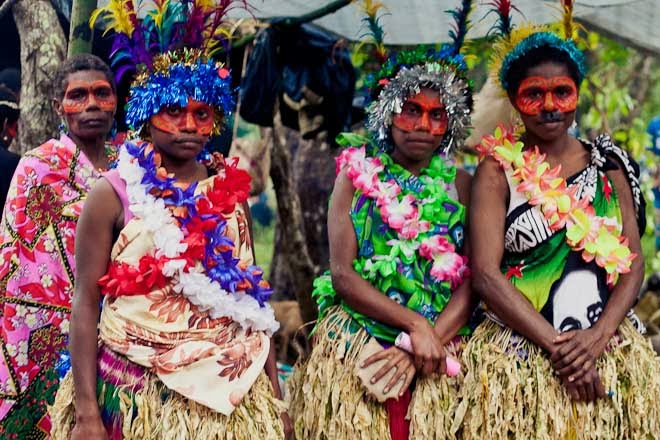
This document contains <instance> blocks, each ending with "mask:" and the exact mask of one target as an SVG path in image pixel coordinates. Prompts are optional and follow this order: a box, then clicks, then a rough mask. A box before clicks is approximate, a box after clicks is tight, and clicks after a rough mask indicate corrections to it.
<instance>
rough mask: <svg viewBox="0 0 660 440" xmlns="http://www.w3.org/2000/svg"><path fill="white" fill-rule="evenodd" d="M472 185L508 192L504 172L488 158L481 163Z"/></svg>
mask: <svg viewBox="0 0 660 440" xmlns="http://www.w3.org/2000/svg"><path fill="white" fill-rule="evenodd" d="M472 184H473V185H474V186H477V185H479V186H480V187H483V186H486V187H488V188H490V189H500V190H508V184H507V182H506V175H505V174H504V170H503V169H502V167H501V166H500V164H499V163H498V162H497V161H496V160H495V159H493V158H492V157H487V158H485V159H484V160H482V161H481V163H479V166H478V167H477V171H476V172H475V173H474V178H473V183H472Z"/></svg>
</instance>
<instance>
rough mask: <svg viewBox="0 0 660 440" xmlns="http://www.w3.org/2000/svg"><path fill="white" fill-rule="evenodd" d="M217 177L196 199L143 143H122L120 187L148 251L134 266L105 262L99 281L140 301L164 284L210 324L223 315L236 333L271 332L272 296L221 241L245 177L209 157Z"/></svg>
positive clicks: (244, 190) (245, 187)
mask: <svg viewBox="0 0 660 440" xmlns="http://www.w3.org/2000/svg"><path fill="white" fill-rule="evenodd" d="M212 160H213V163H212V164H211V165H215V167H216V169H217V171H218V174H217V175H216V176H215V177H214V178H213V182H212V185H210V186H209V189H208V190H207V191H205V192H204V193H202V194H197V195H196V194H195V190H196V188H197V183H193V184H191V185H190V186H189V187H188V188H186V189H181V188H179V187H177V186H176V185H175V184H174V183H175V179H174V178H173V177H172V176H171V175H168V174H167V171H166V170H165V169H164V168H162V167H160V157H159V155H158V154H157V153H156V152H155V151H154V150H153V147H152V146H151V145H150V144H148V143H146V142H145V143H141V144H134V143H131V142H127V143H125V144H124V147H123V148H122V149H121V151H120V153H119V162H118V166H117V169H118V171H119V175H120V176H121V178H122V179H123V180H124V181H125V182H126V191H127V195H128V200H129V202H130V209H131V211H132V212H133V214H134V215H135V216H136V217H138V218H140V219H141V220H142V222H143V228H144V229H146V231H147V232H151V233H152V234H153V239H154V244H155V249H154V250H153V252H151V253H150V254H147V255H144V256H142V257H141V258H140V260H139V262H138V263H137V265H135V266H133V265H129V264H126V263H123V262H112V263H111V264H110V266H109V269H108V272H107V274H106V275H105V276H103V277H102V278H101V279H100V280H99V285H100V286H101V287H102V292H103V294H105V295H110V296H122V295H143V294H146V293H148V292H151V291H152V290H154V289H157V288H163V287H165V286H166V285H167V284H168V283H171V285H173V289H174V291H175V292H176V293H180V294H182V295H183V296H184V297H186V299H188V301H190V303H192V304H193V305H195V306H196V307H197V308H198V309H199V310H200V311H205V312H208V314H209V316H210V317H211V318H212V319H217V318H220V317H230V318H231V319H233V320H234V321H235V322H237V323H239V324H240V325H241V326H242V327H243V328H246V329H248V328H250V329H253V330H260V331H266V332H268V333H269V334H272V333H273V332H275V331H276V330H277V329H278V327H279V324H278V323H277V321H276V320H275V317H274V314H273V310H272V308H271V307H270V306H269V305H268V304H267V303H266V301H267V300H268V298H269V297H270V296H271V294H272V290H271V289H270V287H269V285H268V283H267V282H266V281H265V280H263V279H262V273H263V272H262V270H261V269H260V268H259V267H258V266H245V265H243V264H241V263H240V262H239V260H238V259H236V258H234V257H233V254H232V251H233V249H234V243H233V242H232V240H231V239H229V238H228V237H227V236H225V235H224V231H225V228H226V226H227V222H226V220H225V218H224V216H225V215H229V214H232V213H233V212H234V209H235V206H236V204H237V203H242V202H244V201H245V200H247V198H248V195H249V189H250V177H249V175H248V174H247V173H246V172H245V171H243V170H240V169H238V168H237V161H236V160H235V161H232V162H226V161H225V160H224V159H223V158H222V156H220V155H215V156H212Z"/></svg>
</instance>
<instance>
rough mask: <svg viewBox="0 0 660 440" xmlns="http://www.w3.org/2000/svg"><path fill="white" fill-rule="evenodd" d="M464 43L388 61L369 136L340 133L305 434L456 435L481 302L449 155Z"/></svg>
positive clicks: (463, 98)
mask: <svg viewBox="0 0 660 440" xmlns="http://www.w3.org/2000/svg"><path fill="white" fill-rule="evenodd" d="M464 3H465V5H466V6H465V9H463V10H461V11H460V13H458V14H457V15H458V16H459V17H460V18H461V20H463V22H462V23H463V24H462V26H463V27H464V25H465V22H466V21H467V13H468V12H469V9H470V4H469V2H464ZM459 48H460V44H456V45H445V46H443V47H442V48H441V49H440V50H439V51H436V50H426V49H424V48H418V49H417V50H414V51H409V52H402V53H399V54H396V55H392V56H391V57H389V58H388V59H387V60H386V61H385V62H384V63H383V65H382V67H381V69H380V71H379V72H378V73H377V74H376V75H374V76H373V77H372V78H371V79H370V86H371V95H372V96H373V98H374V101H373V102H372V103H371V104H370V105H369V107H368V109H367V114H368V121H367V127H368V130H369V136H368V137H362V136H359V135H356V134H349V133H346V134H342V135H340V136H339V137H338V139H337V142H338V143H339V144H340V145H342V146H344V147H345V148H346V149H345V150H343V151H342V153H341V154H340V156H339V157H338V158H337V170H338V175H337V179H336V181H335V187H334V190H333V193H332V199H331V203H330V210H329V215H328V228H329V241H330V271H328V272H326V274H324V275H322V276H321V277H319V278H317V279H316V281H315V283H314V292H313V294H312V295H313V296H314V298H315V299H316V301H317V303H318V306H319V320H318V321H317V324H316V328H315V330H314V333H315V336H314V337H315V339H316V343H315V346H314V349H313V351H312V354H311V357H310V358H309V359H308V360H307V361H306V362H305V363H303V364H301V365H299V366H298V368H297V370H296V373H294V377H293V378H292V379H291V380H292V383H291V386H290V388H291V389H292V395H293V397H292V403H291V408H290V411H291V413H292V416H293V417H294V419H295V423H294V425H295V430H296V434H297V437H298V438H342V439H348V438H381V439H394V440H399V439H407V438H409V437H410V438H449V437H452V436H453V427H452V422H453V419H454V412H455V409H456V407H457V405H458V400H457V394H458V382H459V380H460V379H459V377H456V376H457V375H458V374H460V373H459V371H458V369H457V368H456V367H457V363H456V361H455V358H456V357H457V356H458V353H459V352H460V347H461V345H462V343H463V338H464V337H465V336H467V335H468V334H469V329H468V328H467V327H466V325H465V324H466V322H467V320H468V317H469V316H470V313H471V303H472V302H471V293H470V283H469V278H468V277H469V271H468V268H467V258H466V256H465V249H466V246H465V242H466V237H465V214H466V207H467V204H468V199H469V187H470V176H469V175H468V174H467V173H465V172H464V171H457V170H456V168H455V167H453V166H452V165H450V164H449V162H448V160H449V158H450V156H451V155H452V154H453V153H455V152H456V151H457V150H458V149H459V148H460V147H461V145H462V144H463V141H464V139H465V138H466V136H467V132H468V128H469V124H470V106H471V90H470V83H469V81H468V79H467V78H466V66H465V63H464V61H463V57H462V55H460V53H459Z"/></svg>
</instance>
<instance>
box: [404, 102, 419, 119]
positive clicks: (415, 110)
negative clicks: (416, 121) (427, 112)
mask: <svg viewBox="0 0 660 440" xmlns="http://www.w3.org/2000/svg"><path fill="white" fill-rule="evenodd" d="M420 113H421V110H420V108H419V107H418V106H416V105H415V104H410V103H406V104H403V108H402V109H401V114H406V115H409V116H417V115H419V114H420Z"/></svg>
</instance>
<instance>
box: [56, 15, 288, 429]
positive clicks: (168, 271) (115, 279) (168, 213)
mask: <svg viewBox="0 0 660 440" xmlns="http://www.w3.org/2000/svg"><path fill="white" fill-rule="evenodd" d="M223 5H224V6H226V5H225V4H224V3H223ZM224 6H212V9H213V10H212V11H210V12H209V11H206V12H205V13H204V14H205V15H204V20H208V21H209V26H212V27H209V28H208V29H207V30H204V31H203V32H202V31H201V30H199V29H197V28H195V26H199V25H200V22H199V21H198V20H199V19H200V17H199V16H198V15H196V14H198V13H199V10H197V9H195V8H196V6H195V5H192V4H189V3H188V2H181V3H179V2H170V3H168V4H166V5H164V6H163V7H164V8H173V10H174V11H177V14H176V15H175V16H174V18H172V20H173V22H170V23H169V26H172V27H171V29H179V31H181V32H184V30H186V31H185V32H187V29H191V30H194V29H197V30H195V31H194V33H195V35H194V37H195V38H196V40H195V38H192V37H193V36H185V35H184V36H183V38H182V41H186V42H191V43H190V44H191V46H190V47H185V48H183V49H181V48H179V47H178V46H179V42H180V41H179V40H178V39H173V40H172V41H170V43H171V44H169V43H167V39H166V38H164V37H163V38H161V39H159V40H158V43H154V42H152V41H151V40H150V39H149V38H146V37H147V36H146V35H141V34H140V32H146V33H147V34H148V35H150V34H149V32H150V30H149V26H150V23H151V25H153V22H152V21H149V20H150V19H151V16H152V14H156V11H150V12H149V13H147V14H146V15H144V17H146V18H145V22H140V26H139V27H138V30H136V31H135V34H134V35H132V37H131V38H133V41H142V42H144V43H145V44H148V45H149V46H148V48H149V50H151V51H154V52H157V55H155V56H154V57H153V59H150V60H149V62H148V63H145V64H143V65H142V66H140V67H139V74H138V75H137V76H136V78H135V80H134V81H133V83H132V85H131V88H130V94H129V100H128V102H127V104H126V119H127V122H128V123H129V126H130V127H131V128H132V129H133V130H135V131H136V132H138V133H140V134H141V136H143V137H145V138H147V139H149V142H144V141H138V142H135V143H134V142H127V143H125V144H124V145H123V146H122V148H121V152H120V155H119V160H118V164H117V169H116V171H112V172H109V173H107V174H106V175H105V178H104V179H102V180H101V181H100V182H99V183H98V184H97V185H96V186H95V187H94V189H93V190H92V192H91V194H90V197H89V201H88V202H89V204H88V205H87V207H86V209H85V210H84V212H83V214H82V216H81V219H80V224H79V233H80V240H78V242H77V246H76V261H77V262H78V267H77V272H76V287H75V293H74V300H73V310H72V321H71V347H70V348H71V361H72V374H70V375H69V376H67V378H65V379H64V381H63V384H62V386H61V388H60V390H59V392H58V394H57V398H56V401H55V404H54V405H53V407H52V408H51V415H52V419H53V438H54V439H67V440H68V439H69V438H71V439H74V440H81V439H84V440H87V439H90V438H94V439H97V438H111V439H126V440H130V439H135V440H141V439H145V438H150V439H162V440H168V439H182V438H183V439H225V438H246V439H247V438H255V439H257V438H259V439H261V438H263V439H281V438H284V436H285V433H286V431H287V426H289V427H290V424H289V423H287V422H288V418H287V417H286V415H282V413H283V410H284V407H283V405H282V403H281V401H280V400H279V397H280V389H279V384H278V381H277V368H276V363H275V354H274V353H275V351H274V346H273V345H272V344H271V339H270V336H271V335H272V333H273V332H274V331H275V330H277V328H278V323H277V322H276V321H275V317H274V314H273V310H272V309H271V308H270V306H269V305H268V304H267V303H266V301H267V300H268V298H269V297H270V295H271V293H272V291H271V290H270V288H269V286H268V284H267V283H266V282H265V281H264V280H262V278H261V277H262V271H261V269H260V268H258V267H257V266H254V254H253V248H252V242H251V219H250V217H249V209H248V208H247V198H248V195H249V190H250V178H249V175H248V174H247V173H246V172H245V171H242V170H239V169H238V168H237V161H236V160H226V161H225V160H224V159H223V158H222V156H220V155H218V156H209V155H208V154H203V151H202V150H203V147H204V146H205V145H206V144H207V143H208V141H209V137H210V136H211V135H212V134H215V135H217V134H218V133H220V131H221V130H222V129H224V128H225V126H226V124H225V119H226V117H227V115H229V114H230V112H231V111H232V110H233V107H234V98H233V95H232V93H233V90H232V87H231V76H230V72H229V70H228V69H226V68H225V67H224V66H223V64H222V63H219V62H215V61H214V60H213V59H212V58H211V57H210V55H209V53H208V52H205V49H211V50H212V49H213V47H214V45H213V44H209V43H210V42H209V41H206V40H201V41H200V40H199V38H198V37H200V35H202V34H203V35H210V36H215V35H216V32H217V34H222V32H220V30H218V29H217V22H218V21H219V20H220V19H221V15H220V16H217V15H216V16H214V14H213V11H215V12H218V13H219V14H221V13H224V12H225V11H224V9H223V7H224ZM127 7H131V6H130V5H127ZM108 8H111V11H114V10H112V7H111V5H109V6H108ZM104 10H105V9H102V10H101V11H104ZM170 12H172V11H170ZM112 13H114V12H110V14H112ZM133 13H135V11H133ZM188 14H191V15H188ZM97 15H98V14H95V16H97ZM136 15H137V14H136ZM105 18H106V20H105V22H106V23H108V26H111V24H110V23H111V21H112V20H107V18H108V17H105ZM111 18H112V15H111ZM177 20H182V21H181V22H177ZM220 21H221V20H220ZM198 31H199V35H198V34H197V32H198ZM207 31H208V32H207ZM223 35H224V34H223ZM143 37H144V39H141V38H143ZM188 37H190V38H188ZM125 39H126V36H125V35H123V34H119V35H118V41H119V42H122V41H125ZM194 41H197V42H198V43H199V44H200V45H199V46H198V45H195V44H193V43H194ZM202 43H203V44H202ZM215 43H217V41H214V44H215ZM158 44H161V46H159V45H158ZM133 49H134V50H136V51H139V52H140V54H142V55H143V54H144V51H143V49H144V48H140V47H133ZM138 49H139V50H138ZM152 53H153V52H152ZM120 59H123V58H122V57H120ZM135 59H137V56H136V57H135ZM115 61H117V60H115ZM200 157H201V158H204V159H203V160H202V161H201V162H200V161H198V158H200ZM101 295H104V297H105V298H104V299H103V307H102V311H101V312H100V311H99V302H101ZM97 326H98V328H99V334H98V338H97V333H96V331H95V330H96V328H97ZM99 340H100V346H99V344H98V341H99Z"/></svg>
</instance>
